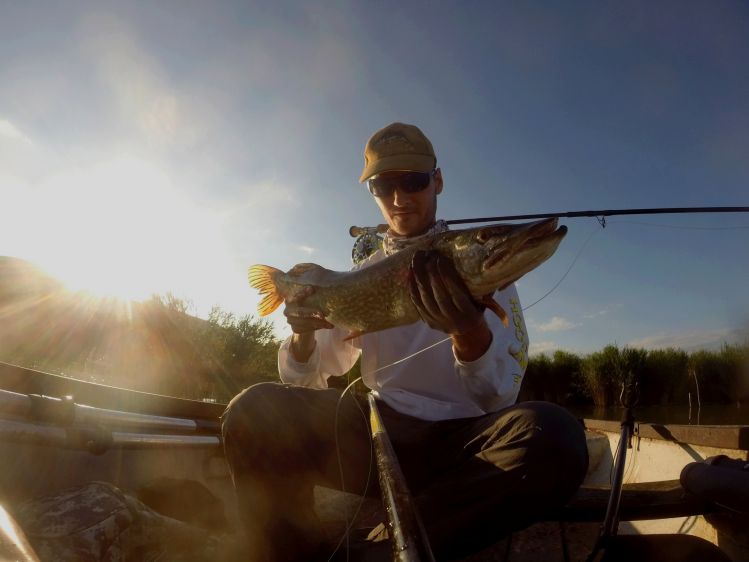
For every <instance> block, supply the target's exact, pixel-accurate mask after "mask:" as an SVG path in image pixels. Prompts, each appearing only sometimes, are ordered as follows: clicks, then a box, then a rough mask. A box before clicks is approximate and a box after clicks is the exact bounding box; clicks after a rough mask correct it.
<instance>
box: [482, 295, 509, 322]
mask: <svg viewBox="0 0 749 562" xmlns="http://www.w3.org/2000/svg"><path fill="white" fill-rule="evenodd" d="M481 303H482V304H484V305H485V306H486V308H488V309H489V310H491V311H492V312H493V313H494V314H496V315H497V316H499V319H500V320H502V325H503V326H504V327H505V328H507V326H509V325H510V319H509V318H508V317H507V313H506V312H505V309H504V308H502V306H501V305H500V304H499V303H498V302H497V301H495V300H494V299H493V298H492V296H491V295H486V296H485V297H484V298H482V299H481Z"/></svg>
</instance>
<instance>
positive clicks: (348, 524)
mask: <svg viewBox="0 0 749 562" xmlns="http://www.w3.org/2000/svg"><path fill="white" fill-rule="evenodd" d="M360 380H362V378H361V377H357V378H355V379H354V380H353V381H352V382H351V383H350V384H349V385H348V386H347V387H346V388H344V389H343V392H341V395H340V396H339V397H338V401H337V402H336V406H335V418H334V421H333V427H334V428H335V431H334V437H335V452H336V458H337V460H338V474H339V475H340V477H341V492H343V493H345V492H346V482H345V480H344V479H343V460H342V459H341V447H340V442H339V439H338V417H339V416H338V414H339V412H340V409H341V403H342V402H343V397H344V396H345V395H346V392H348V391H349V390H350V389H351V388H353V387H354V385H355V384H356V383H357V382H359V381H360ZM352 398H353V399H354V403H355V404H356V407H357V408H359V411H360V412H361V415H362V418H364V425H365V426H367V427H369V425H368V424H367V415H366V414H365V413H364V410H362V407H361V405H360V404H359V401H358V400H356V398H355V397H353V396H352ZM372 455H373V453H372V442H371V441H370V443H369V467H368V468H367V482H366V483H365V484H364V491H363V492H362V494H361V500H360V501H359V505H358V506H357V508H356V510H355V511H354V514H353V515H352V516H351V521H350V522H349V519H348V516H346V518H345V522H346V529H345V531H344V533H343V536H342V537H341V539H340V540H339V541H338V544H336V546H335V549H334V550H333V552H332V554H331V555H330V558H328V562H330V561H331V560H333V557H334V556H335V555H336V552H338V550H339V549H340V548H341V545H342V544H343V542H344V541H346V560H348V559H349V548H350V546H349V533H350V531H351V528H352V527H353V526H354V522H355V521H356V516H357V515H359V511H361V508H362V506H363V505H364V502H365V501H366V499H367V491H368V490H369V483H370V479H371V475H372Z"/></svg>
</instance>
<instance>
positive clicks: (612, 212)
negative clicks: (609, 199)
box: [349, 207, 749, 237]
mask: <svg viewBox="0 0 749 562" xmlns="http://www.w3.org/2000/svg"><path fill="white" fill-rule="evenodd" d="M695 213H749V207H655V208H645V209H602V210H597V211H567V212H559V213H537V214H528V215H503V216H498V217H478V218H472V219H452V220H447V221H445V222H446V223H447V224H471V223H479V222H500V221H513V220H527V219H549V218H553V217H557V218H577V217H594V218H597V219H599V221H600V222H601V224H602V226H606V219H605V217H613V216H620V215H677V214H695ZM387 229H388V226H387V225H386V224H379V225H377V226H374V227H366V226H364V227H362V226H352V227H351V228H350V229H349V234H350V235H351V236H352V237H357V236H361V235H363V234H376V233H379V234H383V233H385V232H386V231H387Z"/></svg>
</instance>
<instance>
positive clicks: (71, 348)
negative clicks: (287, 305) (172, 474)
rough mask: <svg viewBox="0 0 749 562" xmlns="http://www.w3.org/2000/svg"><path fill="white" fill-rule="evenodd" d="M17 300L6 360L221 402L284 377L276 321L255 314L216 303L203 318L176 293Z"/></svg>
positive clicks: (1, 330) (0, 345)
mask: <svg viewBox="0 0 749 562" xmlns="http://www.w3.org/2000/svg"><path fill="white" fill-rule="evenodd" d="M14 302H15V303H19V302H20V303H21V304H20V305H18V304H17V305H16V307H15V308H11V307H9V306H5V307H3V306H0V312H2V313H3V314H2V316H3V320H4V322H3V325H2V326H1V327H0V361H5V362H8V363H13V364H17V365H22V366H26V367H31V368H35V369H40V370H43V371H47V372H51V373H56V374H63V375H65V376H71V377H74V378H77V379H81V380H87V381H92V382H97V383H103V384H108V385H112V386H119V387H124V388H130V389H135V390H141V391H145V392H153V393H158V394H166V395H170V396H179V397H182V398H192V399H212V400H216V401H217V402H227V401H228V400H230V399H231V398H232V397H233V396H234V395H236V394H237V393H238V392H239V391H240V390H242V389H243V388H246V387H248V386H250V385H252V384H255V383H257V382H261V381H264V380H278V374H277V372H278V371H277V367H276V356H277V352H278V346H279V343H280V342H279V341H278V340H277V339H276V338H275V337H274V335H273V327H272V325H271V323H270V322H268V321H266V320H258V319H255V318H254V317H253V316H251V315H246V316H242V317H237V316H235V315H234V314H231V313H228V312H225V311H223V310H221V309H220V308H218V307H215V308H214V309H213V310H212V311H211V313H210V315H209V317H208V319H207V320H203V319H201V318H197V317H195V316H192V315H190V314H188V313H187V311H188V310H189V308H190V305H189V303H188V302H187V301H184V300H181V299H178V298H175V297H174V296H172V295H169V294H168V295H165V296H154V297H153V298H152V299H150V300H148V301H146V302H142V303H133V304H132V305H130V306H125V305H123V304H122V303H119V302H113V301H107V300H99V299H91V298H90V297H83V296H81V295H77V294H74V293H72V294H69V293H66V292H53V293H50V295H49V296H46V297H45V298H44V299H38V298H36V297H35V298H32V299H24V300H19V299H15V300H14ZM26 303H28V304H26ZM0 305H2V303H0ZM16 310H17V312H16Z"/></svg>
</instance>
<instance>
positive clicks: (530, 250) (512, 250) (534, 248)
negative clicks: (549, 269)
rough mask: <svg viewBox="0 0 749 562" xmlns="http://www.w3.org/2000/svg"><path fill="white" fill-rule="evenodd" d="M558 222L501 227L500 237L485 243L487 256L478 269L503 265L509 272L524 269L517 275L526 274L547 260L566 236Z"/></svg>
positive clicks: (555, 220) (563, 228) (551, 219)
mask: <svg viewBox="0 0 749 562" xmlns="http://www.w3.org/2000/svg"><path fill="white" fill-rule="evenodd" d="M558 223H559V219H558V218H556V217H552V218H548V219H542V220H539V221H535V222H530V223H525V224H520V225H512V226H510V227H507V226H506V225H504V229H505V230H504V234H503V235H502V236H498V237H496V238H490V239H489V240H487V242H486V246H487V254H488V257H487V258H486V259H485V260H484V262H483V264H482V270H483V271H485V272H486V271H489V270H491V269H495V268H497V267H498V266H501V265H502V264H503V263H506V264H508V265H511V267H512V268H513V269H515V268H517V269H520V270H524V271H522V273H521V275H522V274H524V273H526V272H528V271H530V270H531V269H533V268H534V267H536V266H537V265H539V264H540V263H541V262H543V261H545V260H546V259H548V258H549V257H551V255H552V254H553V253H554V252H555V251H556V249H557V247H558V246H559V243H560V242H561V241H562V238H564V236H565V235H566V234H567V227H566V226H564V225H562V226H558ZM488 230H491V227H488ZM513 264H514V265H513ZM519 277H520V275H518V278H519Z"/></svg>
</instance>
